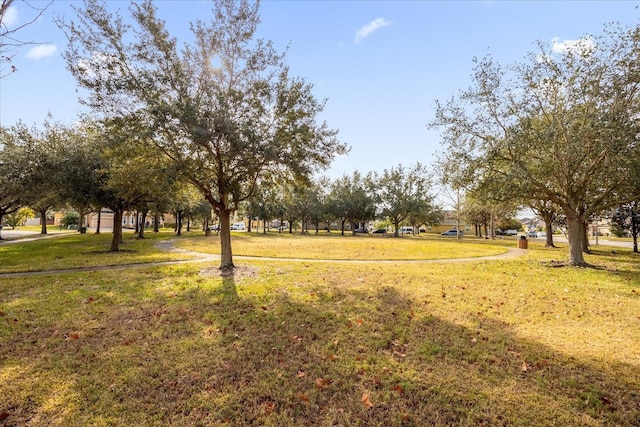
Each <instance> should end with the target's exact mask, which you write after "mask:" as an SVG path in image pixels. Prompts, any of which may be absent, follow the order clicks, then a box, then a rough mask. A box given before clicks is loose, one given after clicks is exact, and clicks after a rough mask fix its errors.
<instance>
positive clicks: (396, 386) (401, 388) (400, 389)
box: [392, 384, 404, 394]
mask: <svg viewBox="0 0 640 427" xmlns="http://www.w3.org/2000/svg"><path fill="white" fill-rule="evenodd" d="M392 388H393V391H395V392H397V393H398V394H402V393H404V388H403V387H402V386H401V385H400V384H396V385H394V386H393V387H392Z"/></svg>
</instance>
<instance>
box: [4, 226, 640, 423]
mask: <svg viewBox="0 0 640 427" xmlns="http://www.w3.org/2000/svg"><path fill="white" fill-rule="evenodd" d="M87 237H89V236H87ZM57 239H58V238H56V239H51V240H49V242H51V243H53V242H59V243H58V244H59V245H60V246H59V247H58V250H59V251H62V252H64V251H66V250H68V251H76V252H74V253H75V255H74V256H76V257H87V256H88V255H87V254H86V253H83V252H82V250H79V249H74V248H73V246H75V245H76V244H77V241H69V242H67V244H66V245H65V241H64V240H57ZM60 239H64V238H60ZM242 239H250V238H249V237H238V236H234V250H235V252H234V253H236V254H238V253H240V252H242V251H240V250H239V249H238V248H240V247H241V243H240V241H241V240H242ZM251 239H253V238H251ZM200 240H204V238H202V239H198V238H187V239H183V240H182V241H181V243H180V244H185V245H194V247H196V246H197V245H200ZM382 240H384V242H385V244H386V242H387V240H389V241H390V242H391V243H393V240H394V239H380V241H381V242H382ZM409 240H410V239H406V241H407V242H409ZM411 240H413V241H416V242H421V243H420V244H421V245H424V246H429V245H436V246H438V245H443V244H455V245H458V246H457V247H458V248H459V252H458V254H463V256H473V255H474V254H477V253H478V251H481V250H483V248H485V246H484V245H487V246H486V248H487V250H489V251H495V250H496V249H495V246H496V245H498V246H500V243H499V242H498V243H495V242H493V243H483V242H480V241H476V242H470V241H465V242H463V243H458V242H451V241H440V239H433V240H429V239H427V240H426V241H420V240H419V239H418V238H415V239H411ZM211 241H212V242H215V239H212V240H211ZM298 241H300V242H307V243H306V245H302V246H301V247H298V248H297V249H295V250H293V253H297V252H301V253H303V254H307V255H306V256H309V257H311V256H312V255H308V254H310V253H315V250H312V249H310V248H307V246H311V245H314V246H321V245H320V243H318V242H319V239H315V240H314V239H305V238H303V237H299V236H298V237H295V236H293V237H290V238H288V240H286V239H285V238H280V240H278V242H280V244H282V245H283V249H282V251H281V253H291V252H292V250H291V249H287V246H286V245H285V244H286V243H287V242H288V243H291V245H299V244H300V243H296V242H298ZM361 241H362V242H365V243H362V244H371V243H372V242H373V239H366V238H365V239H360V238H347V239H342V240H340V242H342V243H341V245H342V246H344V247H343V248H339V249H336V250H338V251H348V250H349V249H348V248H349V247H350V245H352V244H353V245H360V244H361V243H360V242H361ZM247 242H249V240H247ZM255 242H257V240H256V241H255ZM356 242H357V243H356ZM151 243H152V240H149V241H146V242H136V243H135V244H139V245H141V246H140V247H139V248H138V249H136V251H137V252H131V253H130V254H129V255H130V257H131V258H134V259H135V258H136V257H137V256H138V255H141V256H142V254H145V253H146V251H150V252H153V251H154V249H152V248H151ZM375 243H376V244H378V241H375ZM405 243H406V242H405V239H403V240H402V242H401V243H400V244H401V245H404V244H405ZM130 244H131V245H133V244H134V243H133V242H131V243H130ZM407 244H410V245H413V242H411V243H407ZM416 244H418V243H416ZM504 244H505V245H506V244H509V245H514V244H515V242H513V241H511V242H505V243H504ZM25 245H26V244H25ZM145 245H148V246H145ZM334 246H335V245H334ZM100 248H102V249H104V246H102V245H100ZM127 248H129V246H127ZM398 248H399V249H398V250H399V251H403V252H405V254H403V255H402V256H401V257H400V258H402V259H404V258H410V257H412V256H414V257H416V258H420V257H423V256H425V254H426V253H429V251H431V250H432V249H426V248H425V249H420V248H419V247H418V246H414V249H413V250H415V251H420V250H424V251H425V252H424V253H421V254H420V255H412V254H413V252H412V251H413V250H412V249H409V248H408V247H406V248H405V247H402V249H400V246H398ZM529 248H530V249H529V250H528V251H527V254H526V255H525V256H523V257H519V258H512V259H505V260H496V261H486V260H484V261H483V260H478V261H472V262H468V263H464V264H447V263H436V264H419V263H400V262H399V263H398V264H393V263H391V264H389V263H384V264H381V263H375V262H373V261H372V262H371V263H362V264H341V263H338V262H326V263H324V262H317V261H315V262H311V261H309V262H304V261H302V262H294V261H273V260H239V261H237V262H236V264H238V265H239V268H238V269H237V272H236V274H235V275H234V276H231V277H220V276H219V274H218V272H217V270H216V269H211V268H210V267H212V266H211V265H203V264H200V265H198V264H185V265H174V266H163V267H159V266H140V267H135V268H131V269H126V270H120V271H102V272H78V273H73V274H59V275H55V276H33V277H28V278H0V343H1V345H0V360H1V361H2V363H1V364H0V396H2V399H0V424H2V423H5V424H6V425H29V426H41V425H42V426H44V425H47V426H50V425H59V426H86V425H94V426H102V425H112V426H113V425H115V426H131V425H157V426H165V425H178V426H196V425H215V426H218V425H221V426H224V425H233V426H243V425H265V426H332V425H341V426H356V425H360V426H424V425H439V426H440V425H441V426H449V425H462V426H467V425H468V426H478V425H485V426H499V425H509V426H512V425H513V426H558V425H562V426H637V425H639V424H640V341H639V340H638V337H640V271H639V269H640V268H639V265H640V264H639V263H638V261H640V258H639V256H638V255H637V254H633V253H631V252H630V251H629V250H626V249H620V248H615V253H614V252H612V250H611V248H606V247H599V248H598V249H597V250H596V251H595V253H594V254H592V255H587V257H586V258H587V261H588V262H590V263H592V264H594V265H596V266H598V268H589V269H579V268H555V267H552V265H554V263H553V262H552V261H557V260H564V259H565V258H566V256H567V251H566V247H564V248H560V249H545V248H543V247H542V246H541V244H540V243H538V242H533V241H532V242H530V244H529ZM4 249H6V246H5V247H3V246H0V250H4ZM87 250H90V251H92V250H93V249H87ZM384 250H385V251H387V252H389V251H390V249H388V248H386V247H385V249H384ZM503 250H504V249H503ZM362 251H363V252H366V254H367V256H370V257H371V258H381V256H380V255H376V256H374V255H375V254H372V253H371V252H375V251H376V247H375V246H374V247H373V248H371V249H370V250H369V251H366V250H365V249H362ZM70 253H71V252H70ZM345 253H347V252H345ZM5 255H6V253H3V252H0V259H2V264H3V265H4V260H5V259H6V256H5ZM13 256H14V257H15V258H16V259H18V260H19V259H21V258H25V257H28V256H29V255H28V253H27V252H18V253H13ZM313 256H320V255H313ZM322 256H324V255H322ZM340 256H343V255H340ZM347 256H348V253H347ZM50 261H51V262H52V260H50ZM21 262H24V263H26V261H24V260H22V261H21ZM37 263H38V264H39V266H37V268H43V267H46V266H48V265H49V261H47V260H46V259H45V258H44V257H43V258H42V259H39V260H38V261H37ZM16 265H24V264H20V263H17V264H16Z"/></svg>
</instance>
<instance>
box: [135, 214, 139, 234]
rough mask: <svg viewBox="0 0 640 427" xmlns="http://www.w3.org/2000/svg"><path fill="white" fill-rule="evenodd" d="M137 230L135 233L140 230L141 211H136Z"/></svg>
mask: <svg viewBox="0 0 640 427" xmlns="http://www.w3.org/2000/svg"><path fill="white" fill-rule="evenodd" d="M135 226H136V227H135V231H134V233H136V234H138V232H139V231H140V212H138V211H136V223H135Z"/></svg>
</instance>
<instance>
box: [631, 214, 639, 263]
mask: <svg viewBox="0 0 640 427" xmlns="http://www.w3.org/2000/svg"><path fill="white" fill-rule="evenodd" d="M636 209H638V205H637V203H636V202H633V203H632V204H631V237H633V252H635V253H637V252H638V231H639V230H638V228H639V227H638V225H639V224H638V217H637V215H636Z"/></svg>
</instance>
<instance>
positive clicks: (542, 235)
mask: <svg viewBox="0 0 640 427" xmlns="http://www.w3.org/2000/svg"><path fill="white" fill-rule="evenodd" d="M536 237H537V238H538V239H546V238H547V233H545V232H544V231H538V232H537V233H536Z"/></svg>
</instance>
